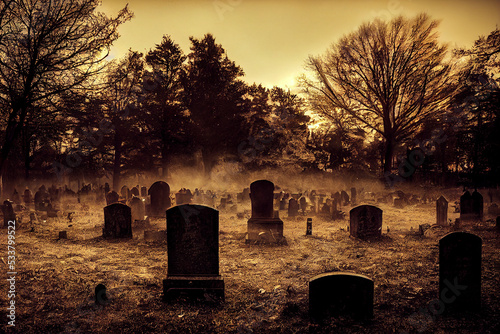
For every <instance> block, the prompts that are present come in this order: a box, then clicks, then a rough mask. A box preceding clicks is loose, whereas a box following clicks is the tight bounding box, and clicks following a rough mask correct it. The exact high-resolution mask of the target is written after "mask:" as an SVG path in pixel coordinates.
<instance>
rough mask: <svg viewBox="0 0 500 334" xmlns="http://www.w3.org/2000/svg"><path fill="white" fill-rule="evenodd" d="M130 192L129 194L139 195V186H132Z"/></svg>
mask: <svg viewBox="0 0 500 334" xmlns="http://www.w3.org/2000/svg"><path fill="white" fill-rule="evenodd" d="M130 194H131V195H132V196H137V197H139V188H137V187H133V188H132V189H130Z"/></svg>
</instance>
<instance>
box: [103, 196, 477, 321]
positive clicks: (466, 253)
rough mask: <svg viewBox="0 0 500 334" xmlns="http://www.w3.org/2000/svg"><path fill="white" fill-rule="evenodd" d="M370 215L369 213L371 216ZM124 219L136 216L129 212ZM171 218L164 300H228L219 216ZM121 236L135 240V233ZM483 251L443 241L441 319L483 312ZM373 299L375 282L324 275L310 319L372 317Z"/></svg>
mask: <svg viewBox="0 0 500 334" xmlns="http://www.w3.org/2000/svg"><path fill="white" fill-rule="evenodd" d="M254 194H255V193H254ZM119 207H125V206H123V205H122V204H112V205H111V206H109V207H107V209H106V208H105V215H106V212H108V213H109V210H110V209H111V210H113V208H119ZM262 209H266V208H264V207H262ZM267 210H269V208H267ZM369 210H371V209H368V211H365V212H364V213H363V214H364V215H365V216H369V215H370V214H371V213H370V211H369ZM124 214H125V215H130V212H129V210H126V212H125V213H124ZM377 214H378V213H377ZM263 215H269V212H267V213H266V211H265V210H263V211H259V210H258V209H256V211H255V217H254V219H257V218H258V217H261V216H263ZM166 216H167V252H168V272H167V278H166V279H165V280H164V281H163V293H164V299H165V300H167V301H168V300H173V299H176V298H177V297H179V296H180V295H181V294H183V295H187V296H189V297H200V298H204V299H206V295H207V294H208V296H210V299H212V300H223V299H224V280H223V278H222V277H221V275H220V272H219V214H218V211H217V210H215V209H213V208H210V207H206V206H201V205H190V204H185V205H180V206H175V207H173V208H170V209H168V210H167V212H166ZM115 227H118V228H119V229H121V228H122V226H121V225H120V226H115ZM120 234H122V236H131V230H128V229H127V230H122V231H121V232H120ZM481 247H482V241H481V238H479V237H477V236H475V235H473V234H469V233H465V232H454V233H450V234H448V235H447V236H445V237H443V238H442V239H441V240H440V241H439V300H438V302H437V305H438V306H439V308H438V310H437V312H439V314H440V313H444V312H445V311H446V312H455V311H475V310H478V309H479V308H480V306H481ZM373 295H374V283H373V281H372V280H371V279H369V278H368V277H365V276H362V275H357V274H352V273H338V272H337V273H324V274H321V275H319V276H316V277H314V278H312V279H311V280H310V282H309V310H310V314H311V317H312V318H314V319H316V320H318V321H321V320H323V319H325V318H328V317H330V316H339V315H340V316H353V317H355V318H371V317H372V316H373Z"/></svg>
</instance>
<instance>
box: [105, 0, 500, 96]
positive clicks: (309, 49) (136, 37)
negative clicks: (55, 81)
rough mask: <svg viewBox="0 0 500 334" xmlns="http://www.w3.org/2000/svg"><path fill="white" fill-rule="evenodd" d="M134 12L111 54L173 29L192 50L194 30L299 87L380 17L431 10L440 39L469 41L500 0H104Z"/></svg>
mask: <svg viewBox="0 0 500 334" xmlns="http://www.w3.org/2000/svg"><path fill="white" fill-rule="evenodd" d="M127 3H128V4H129V8H130V9H131V11H132V12H134V15H135V16H134V18H133V19H132V20H131V21H129V22H127V23H125V24H124V25H122V26H121V27H120V35H121V37H120V38H119V39H118V40H117V41H116V42H115V44H114V46H113V48H112V55H111V56H112V57H122V56H123V55H124V54H125V53H126V52H127V50H128V49H129V48H132V49H133V50H136V51H140V52H143V53H145V52H147V51H148V50H150V49H152V48H154V46H155V44H158V43H159V42H160V41H161V39H162V36H163V35H167V34H168V35H170V36H171V37H172V38H173V40H174V41H175V42H176V43H177V44H179V45H180V46H181V48H182V49H183V51H184V52H185V53H186V54H187V53H189V51H190V50H189V47H190V42H189V36H194V37H196V38H202V37H203V36H204V35H205V34H206V33H212V34H213V35H214V37H215V39H216V42H217V43H219V44H222V46H223V47H224V49H225V50H226V52H227V54H228V56H229V58H230V59H231V60H234V61H235V62H236V64H237V65H239V66H241V67H242V68H243V70H244V71H245V77H244V78H243V79H244V80H245V81H247V82H249V83H253V82H256V83H261V84H263V85H265V86H267V87H272V86H274V85H278V86H281V87H289V88H293V86H294V84H295V78H296V77H297V76H298V75H299V74H300V73H302V72H303V71H304V63H305V60H306V59H307V57H308V55H318V54H322V53H324V52H325V50H326V49H327V48H328V47H329V46H330V45H331V44H332V43H334V42H336V41H337V40H338V39H339V38H340V37H342V36H343V35H345V34H347V33H350V32H352V31H354V30H356V29H357V27H358V26H359V25H360V24H361V23H363V22H365V21H369V20H372V19H373V18H375V17H377V16H378V17H383V18H391V17H393V16H395V15H399V14H403V15H407V16H414V15H416V14H418V13H420V12H427V13H428V14H429V15H431V17H432V18H434V19H439V20H441V25H440V28H439V31H440V35H441V36H440V38H441V40H442V41H443V42H445V43H449V45H450V47H452V48H454V47H470V46H471V45H472V44H473V42H474V40H476V39H477V38H478V37H479V36H480V35H488V34H489V33H490V32H491V31H492V30H494V29H495V28H496V27H497V26H498V25H500V0H478V1H470V0H350V1H349V0H310V1H306V0H302V1H299V0H128V1H127V0H102V6H101V7H100V10H101V11H103V12H105V13H107V14H109V15H113V16H114V15H116V13H117V12H118V11H119V10H120V9H121V8H123V7H124V6H125V5H126V4H127Z"/></svg>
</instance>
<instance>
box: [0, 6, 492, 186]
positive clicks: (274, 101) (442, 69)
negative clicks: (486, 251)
mask: <svg viewBox="0 0 500 334" xmlns="http://www.w3.org/2000/svg"><path fill="white" fill-rule="evenodd" d="M98 5H99V2H98V1H94V0H65V1H63V0H51V1H42V0H2V2H1V5H0V6H1V7H0V27H1V34H0V113H1V118H0V135H1V140H2V149H1V151H0V171H1V173H2V176H3V179H4V180H6V179H11V180H14V179H17V178H20V177H24V178H30V177H31V178H32V177H38V178H40V177H46V176H47V175H50V176H53V177H61V176H64V175H68V174H70V175H86V176H87V178H88V179H90V178H92V177H101V176H105V175H107V176H111V177H112V179H113V184H114V186H115V187H118V186H119V185H120V182H121V180H122V178H123V177H125V176H127V175H129V174H130V173H135V172H136V171H155V170H158V168H161V169H162V170H163V173H164V174H165V175H167V174H168V170H169V168H171V167H172V166H173V165H174V164H177V163H180V164H183V165H185V166H195V165H197V166H200V165H201V166H203V168H204V171H205V173H206V175H207V176H208V175H209V174H210V172H211V171H212V170H213V169H214V168H215V166H216V165H217V164H218V163H221V162H235V163H238V164H239V165H241V166H242V168H243V169H245V170H256V169H260V168H263V167H282V166H289V165H291V166H295V167H296V168H298V169H302V170H323V171H327V170H352V169H354V170H357V171H365V172H368V173H375V174H377V175H385V176H387V175H389V174H394V173H395V174H399V175H403V176H404V175H406V174H409V172H408V171H409V170H411V167H412V166H413V167H418V171H419V173H424V174H425V175H434V174H440V175H445V174H447V173H454V174H455V175H458V174H460V173H465V174H467V175H473V176H474V177H475V178H476V179H477V178H479V177H481V176H484V175H489V176H491V175H498V171H499V170H498V169H499V161H498V159H499V157H498V155H497V154H495V152H498V148H499V142H500V140H499V131H498V129H499V124H498V122H499V121H498V105H499V103H498V102H499V101H498V89H499V85H498V84H499V81H498V80H499V78H498V68H499V58H498V55H499V53H500V51H499V45H500V41H499V32H498V29H497V30H495V31H493V32H492V33H491V34H490V35H489V36H487V37H481V38H479V39H478V40H477V41H476V43H475V44H474V46H473V47H472V48H471V49H464V50H451V52H449V51H450V50H448V48H447V47H446V46H445V45H441V44H440V43H438V40H437V28H438V22H437V21H434V20H432V19H430V18H429V17H428V16H427V15H425V14H421V15H419V16H416V17H415V18H404V17H398V18H395V19H393V20H391V21H390V22H385V21H381V20H375V21H373V22H369V23H366V24H363V25H362V26H361V27H360V28H359V29H358V30H357V31H355V32H353V33H351V34H348V35H346V36H344V37H343V38H342V39H341V40H340V41H338V42H337V43H335V44H334V45H333V46H332V47H331V48H330V49H328V50H327V52H326V53H325V54H324V55H321V56H311V57H310V58H309V59H308V60H307V67H308V71H307V73H306V74H305V75H304V76H303V77H302V78H301V87H302V89H303V93H301V94H293V93H291V92H290V91H289V90H286V89H283V88H280V87H273V88H266V87H263V86H262V85H259V84H255V83H254V84H248V83H246V82H245V81H244V80H243V78H244V71H243V69H242V68H241V67H240V66H238V65H237V64H236V63H235V62H234V61H232V60H230V59H229V58H228V56H227V53H226V51H225V49H224V48H223V47H222V45H220V44H218V43H217V42H216V40H215V37H214V36H213V35H211V34H206V35H205V36H203V37H202V38H196V37H190V42H191V47H190V52H189V53H188V54H184V53H183V51H182V50H181V48H180V47H179V45H178V44H176V43H175V41H173V39H172V38H171V37H170V36H168V35H165V36H163V38H162V40H161V41H159V43H158V44H157V45H155V46H154V47H153V48H152V49H151V50H150V51H149V52H147V53H145V54H142V53H140V52H137V51H133V50H129V52H128V53H127V54H126V55H125V56H124V57H123V58H122V59H114V60H111V61H110V60H108V57H107V56H108V55H109V50H110V47H111V45H112V43H113V41H115V40H116V39H117V38H118V37H119V34H118V28H119V26H120V25H121V24H122V23H124V22H126V21H128V20H130V19H132V17H133V14H132V13H131V12H130V11H129V10H128V8H127V7H125V8H123V9H122V10H121V11H120V12H119V13H118V14H117V15H116V16H115V17H108V16H106V15H104V14H102V13H99V12H98ZM318 124H319V125H318ZM429 143H430V144H429ZM426 145H427V146H426ZM429 145H430V146H432V147H428V146H429ZM401 166H403V167H401ZM405 173H406V174H405ZM412 175H413V174H412ZM412 175H410V176H409V177H413V176H412ZM405 177H406V176H405ZM497 180H498V178H497Z"/></svg>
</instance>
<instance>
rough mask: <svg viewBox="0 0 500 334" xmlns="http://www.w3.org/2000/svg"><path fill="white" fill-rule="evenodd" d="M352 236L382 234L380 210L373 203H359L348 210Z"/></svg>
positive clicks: (375, 235) (366, 236)
mask: <svg viewBox="0 0 500 334" xmlns="http://www.w3.org/2000/svg"><path fill="white" fill-rule="evenodd" d="M349 216H350V229H349V230H350V234H351V236H352V237H355V238H360V239H369V238H375V237H380V236H381V235H382V210H381V209H379V208H377V207H376V206H373V205H360V206H358V207H355V208H354V209H352V210H351V211H350V212H349Z"/></svg>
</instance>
